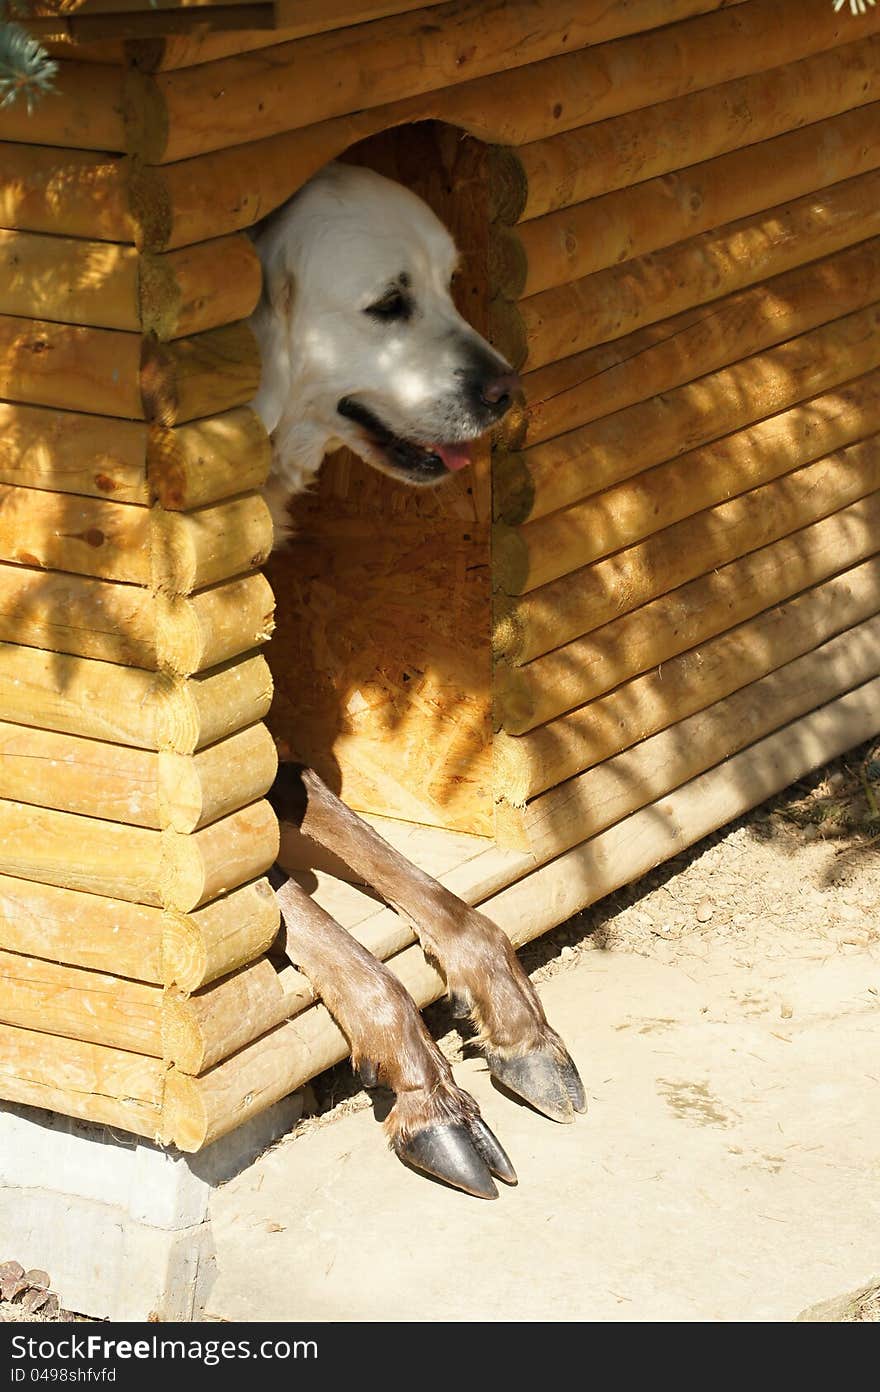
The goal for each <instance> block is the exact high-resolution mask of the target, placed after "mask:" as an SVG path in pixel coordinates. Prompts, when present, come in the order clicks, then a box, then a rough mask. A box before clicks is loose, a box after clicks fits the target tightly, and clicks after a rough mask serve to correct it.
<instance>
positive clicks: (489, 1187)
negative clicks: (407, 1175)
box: [395, 1118, 516, 1199]
mask: <svg viewBox="0 0 880 1392" xmlns="http://www.w3.org/2000/svg"><path fill="white" fill-rule="evenodd" d="M395 1150H396V1151H397V1154H398V1156H399V1157H400V1159H401V1160H403V1162H404V1164H407V1165H411V1166H412V1167H413V1168H414V1169H416V1170H423V1171H424V1173H425V1174H429V1175H433V1177H434V1178H435V1179H442V1180H443V1182H444V1183H445V1184H450V1185H451V1186H452V1187H453V1188H454V1189H462V1190H464V1192H465V1193H466V1194H472V1195H473V1196H474V1198H478V1199H497V1197H498V1190H497V1189H496V1188H495V1184H494V1182H493V1180H492V1175H493V1174H496V1175H497V1176H498V1178H499V1179H502V1180H504V1181H505V1183H507V1184H515V1183H516V1174H515V1173H514V1169H513V1166H512V1165H511V1163H510V1161H509V1160H508V1158H507V1156H506V1155H505V1153H504V1151H503V1150H502V1148H501V1146H500V1145H499V1144H498V1141H497V1140H496V1139H495V1137H494V1136H493V1135H492V1132H491V1131H490V1130H489V1128H488V1126H487V1125H486V1124H485V1122H484V1121H481V1120H480V1119H479V1118H477V1119H476V1120H475V1121H474V1122H472V1123H471V1124H470V1125H468V1124H467V1122H463V1121H456V1122H451V1123H446V1124H442V1125H434V1126H426V1127H425V1128H424V1130H422V1131H417V1132H416V1133H415V1135H414V1136H411V1137H410V1139H409V1140H408V1141H406V1142H405V1143H404V1144H403V1145H399V1146H396V1147H395Z"/></svg>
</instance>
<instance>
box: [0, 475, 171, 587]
mask: <svg viewBox="0 0 880 1392" xmlns="http://www.w3.org/2000/svg"><path fill="white" fill-rule="evenodd" d="M150 533H151V517H150V510H149V508H145V507H136V506H132V505H131V504H130V503H108V502H105V501H104V499H103V498H83V497H80V496H79V495H78V494H75V493H47V492H43V491H41V490H39V489H36V488H18V487H16V486H15V485H14V484H13V485H6V486H0V560H3V561H16V562H18V563H19V564H21V565H26V566H44V567H46V568H47V569H54V570H65V571H71V572H74V573H76V574H80V575H93V576H97V577H99V578H103V579H106V580H124V581H127V582H129V583H131V584H135V585H144V584H148V583H149V580H150Z"/></svg>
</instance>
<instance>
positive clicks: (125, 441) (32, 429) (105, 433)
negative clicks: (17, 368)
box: [0, 402, 150, 503]
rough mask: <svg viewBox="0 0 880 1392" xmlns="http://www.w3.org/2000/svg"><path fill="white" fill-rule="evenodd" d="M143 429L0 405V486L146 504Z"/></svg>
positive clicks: (72, 413)
mask: <svg viewBox="0 0 880 1392" xmlns="http://www.w3.org/2000/svg"><path fill="white" fill-rule="evenodd" d="M146 458H147V427H146V426H145V425H144V424H143V423H142V422H140V421H122V420H108V419H107V418H106V417H105V416H87V415H83V414H82V413H81V412H78V411H57V410H52V409H46V408H45V407H42V406H22V405H15V404H13V403H12V402H0V483H14V484H22V485H24V486H25V487H28V488H42V489H46V490H48V491H50V492H53V493H84V494H86V495H87V496H89V497H93V498H113V499H115V501H116V502H120V503H147V502H149V501H150V493H149V489H148V487H147V470H146Z"/></svg>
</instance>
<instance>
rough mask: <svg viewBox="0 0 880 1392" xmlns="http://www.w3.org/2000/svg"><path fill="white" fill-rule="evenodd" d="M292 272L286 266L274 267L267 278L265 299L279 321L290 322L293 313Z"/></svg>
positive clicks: (294, 283)
mask: <svg viewBox="0 0 880 1392" xmlns="http://www.w3.org/2000/svg"><path fill="white" fill-rule="evenodd" d="M295 285H296V282H295V280H294V277H293V272H292V271H289V270H288V269H287V268H286V266H277V267H274V268H273V269H272V270H271V271H270V272H269V274H268V276H267V281H266V298H267V299H268V301H269V304H270V306H271V309H272V313H273V314H274V315H276V316H277V317H278V318H279V319H286V320H288V321H289V320H290V316H291V313H292V312H293V299H294V287H295Z"/></svg>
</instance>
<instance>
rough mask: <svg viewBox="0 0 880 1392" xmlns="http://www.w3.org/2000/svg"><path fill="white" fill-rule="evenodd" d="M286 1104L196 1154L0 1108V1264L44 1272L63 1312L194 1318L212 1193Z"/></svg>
mask: <svg viewBox="0 0 880 1392" xmlns="http://www.w3.org/2000/svg"><path fill="white" fill-rule="evenodd" d="M300 1112H301V1106H300V1101H299V1098H297V1097H291V1098H287V1099H286V1100H285V1101H284V1102H280V1103H278V1104H277V1105H276V1106H275V1107H272V1108H270V1109H269V1110H268V1111H266V1112H263V1113H262V1114H261V1115H260V1116H258V1117H254V1118H253V1119H252V1120H251V1121H250V1122H248V1123H247V1124H246V1125H245V1126H243V1127H239V1129H238V1130H237V1131H235V1132H234V1133H233V1134H232V1135H231V1136H228V1137H223V1138H221V1139H220V1140H219V1141H216V1142H215V1143H214V1144H213V1145H211V1146H209V1147H208V1148H207V1149H206V1150H204V1151H203V1152H202V1153H201V1154H199V1155H184V1154H182V1153H181V1152H180V1151H177V1150H174V1149H169V1148H165V1147H162V1146H157V1145H154V1144H152V1142H150V1141H146V1140H142V1139H140V1138H138V1137H135V1136H130V1135H125V1134H122V1133H119V1132H116V1131H112V1130H111V1129H110V1128H109V1127H106V1126H96V1125H94V1124H92V1123H90V1122H84V1121H78V1120H76V1119H75V1118H73V1117H63V1116H59V1115H57V1114H55V1113H53V1112H48V1111H44V1110H42V1109H40V1108H36V1107H17V1106H13V1105H12V1104H9V1103H3V1104H2V1106H0V1245H2V1251H0V1260H10V1259H15V1260H16V1261H19V1262H21V1264H22V1265H23V1266H24V1267H25V1268H33V1267H36V1268H39V1269H40V1270H44V1271H47V1272H48V1273H49V1276H50V1278H51V1282H52V1289H53V1290H54V1291H56V1292H57V1293H58V1295H59V1297H60V1299H61V1302H62V1304H63V1305H64V1307H65V1308H67V1309H70V1310H74V1311H76V1312H77V1313H78V1314H84V1315H93V1316H97V1317H100V1318H110V1319H114V1320H143V1319H146V1318H147V1317H148V1316H150V1315H155V1316H157V1317H158V1318H160V1319H164V1320H170V1319H185V1320H188V1319H193V1318H196V1319H198V1318H199V1317H200V1316H201V1314H202V1312H203V1309H204V1297H205V1292H206V1290H207V1288H208V1286H209V1285H210V1284H211V1282H212V1281H213V1276H214V1271H213V1265H212V1257H213V1239H212V1236H211V1229H210V1223H209V1222H208V1221H207V1215H208V1205H209V1200H210V1197H211V1194H212V1193H213V1191H214V1189H215V1187H216V1186H217V1185H218V1184H220V1183H222V1182H224V1181H226V1180H228V1179H230V1178H231V1177H232V1176H233V1175H236V1174H238V1173H239V1172H240V1171H241V1170H242V1169H243V1167H245V1166H246V1165H248V1164H250V1162H251V1161H252V1160H253V1159H254V1157H255V1156H257V1155H259V1154H260V1152H261V1151H263V1150H264V1149H265V1147H266V1146H267V1145H271V1144H272V1142H274V1141H276V1140H277V1139H278V1137H279V1136H281V1135H283V1134H285V1133H286V1132H288V1131H289V1130H290V1128H291V1127H292V1126H293V1125H294V1124H295V1122H296V1121H297V1119H298V1117H299V1115H300Z"/></svg>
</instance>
